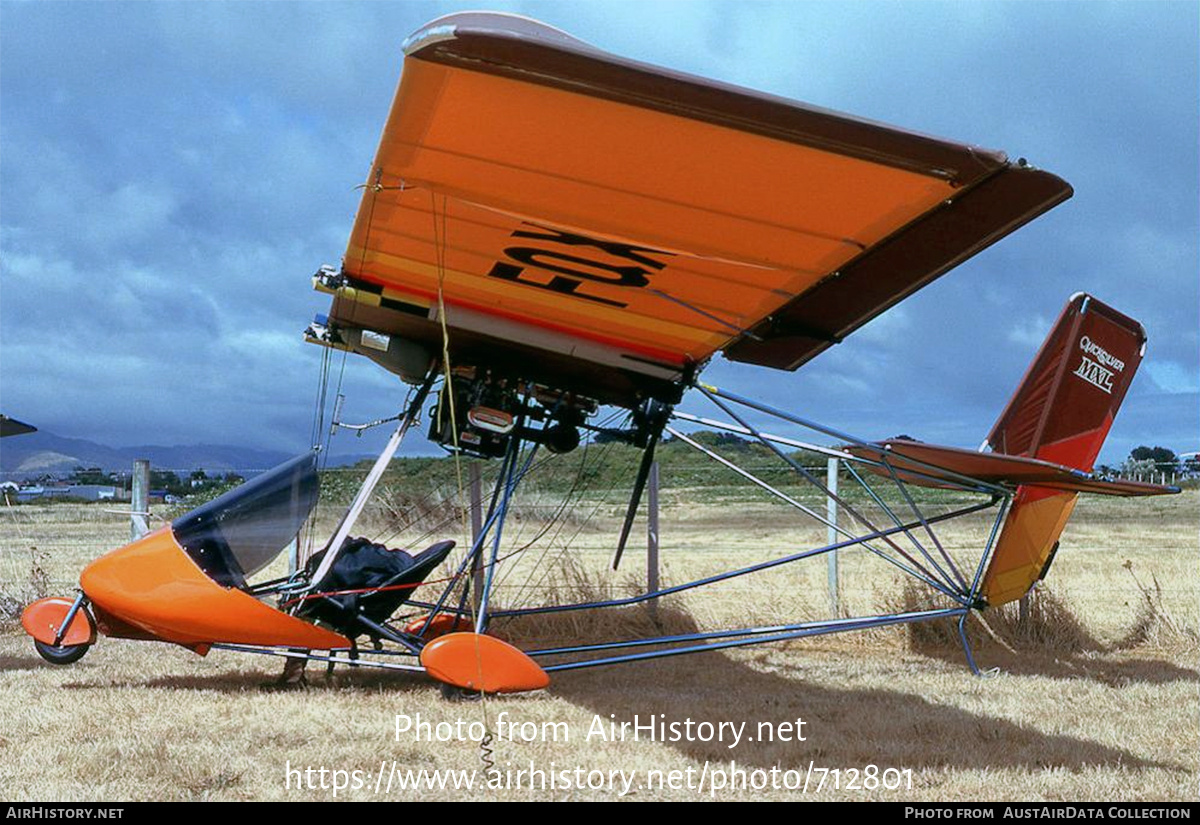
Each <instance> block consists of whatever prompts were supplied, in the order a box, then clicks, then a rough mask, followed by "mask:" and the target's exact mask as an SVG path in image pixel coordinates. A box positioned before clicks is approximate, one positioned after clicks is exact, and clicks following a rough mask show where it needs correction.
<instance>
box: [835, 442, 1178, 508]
mask: <svg viewBox="0 0 1200 825" xmlns="http://www.w3.org/2000/svg"><path fill="white" fill-rule="evenodd" d="M843 449H844V450H845V451H846V452H848V453H850V454H851V455H855V456H858V457H859V458H866V459H876V458H886V460H887V463H888V464H889V465H890V466H891V468H892V469H893V470H895V472H896V474H897V475H898V476H899V477H900V478H901V479H902V480H903V481H905V482H907V483H909V484H916V485H918V486H921V487H961V486H962V485H963V484H965V483H969V480H975V481H983V482H986V483H988V484H997V485H1000V486H1002V487H1016V486H1018V485H1024V486H1028V487H1046V488H1049V489H1053V490H1063V491H1069V492H1076V493H1099V494H1100V495H1107V496H1156V495H1162V494H1164V493H1178V492H1179V488H1178V487H1170V486H1165V485H1160V484H1147V483H1146V482H1143V481H1126V480H1124V479H1120V480H1111V481H1110V480H1107V479H1102V478H1097V477H1095V476H1094V475H1092V474H1091V473H1085V472H1083V471H1081V470H1075V469H1072V468H1070V467H1065V466H1063V465H1061V464H1054V463H1052V462H1049V461H1042V460H1040V459H1036V458H1026V457H1024V456H1014V455H1004V454H1002V453H979V452H975V451H973V450H964V449H962V448H960V447H943V446H941V445H938V444H924V443H922V442H919V441H908V440H905V439H889V440H887V441H883V442H879V443H878V444H875V445H869V446H858V445H855V446H850V447H845V448H843ZM875 469H876V472H878V473H881V474H887V473H888V470H887V468H886V467H878V468H875Z"/></svg>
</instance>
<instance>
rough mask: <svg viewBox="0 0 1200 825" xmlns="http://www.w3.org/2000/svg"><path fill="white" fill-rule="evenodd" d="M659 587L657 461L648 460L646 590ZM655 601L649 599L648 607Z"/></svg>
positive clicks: (652, 590)
mask: <svg viewBox="0 0 1200 825" xmlns="http://www.w3.org/2000/svg"><path fill="white" fill-rule="evenodd" d="M658 589H659V463H658V462H650V476H649V478H648V480H647V495H646V591H647V592H656V591H658ZM655 604H656V602H655V601H653V600H652V601H650V607H652V608H653V607H655Z"/></svg>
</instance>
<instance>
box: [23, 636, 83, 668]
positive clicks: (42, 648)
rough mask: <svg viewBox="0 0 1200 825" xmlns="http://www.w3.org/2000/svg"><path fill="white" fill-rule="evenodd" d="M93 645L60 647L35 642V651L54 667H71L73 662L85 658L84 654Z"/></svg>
mask: <svg viewBox="0 0 1200 825" xmlns="http://www.w3.org/2000/svg"><path fill="white" fill-rule="evenodd" d="M89 648H91V645H59V646H55V645H52V644H46V643H45V642H39V641H38V640H37V639H34V640H33V649H34V650H36V651H37V652H38V655H39V656H41V657H42V658H43V659H45V660H46V661H47V662H49V663H50V664H52V665H69V664H71V663H72V662H78V661H79V660H80V659H82V658H83V654H85V653H87V652H88V649H89Z"/></svg>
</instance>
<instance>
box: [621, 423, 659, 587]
mask: <svg viewBox="0 0 1200 825" xmlns="http://www.w3.org/2000/svg"><path fill="white" fill-rule="evenodd" d="M670 416H671V407H670V406H668V405H667V404H663V403H661V402H659V401H655V400H654V399H650V400H648V401H647V402H646V403H645V404H643V405H642V406H641V407H640V408H639V409H638V410H636V411H635V412H634V420H635V422H636V424H637V431H636V435H635V436H634V443H635V444H637V445H638V446H639V447H642V448H643V450H644V451H643V452H642V463H641V466H640V467H638V474H637V478H636V479H635V480H634V482H633V492H632V493H631V494H630V496H629V507H628V509H626V510H625V523H624V524H623V525H621V538H620V539H619V540H618V541H617V552H616V553H614V554H613V561H612V569H613V570H616V569H617V568H618V567H619V566H620V564H621V556H622V555H623V554H624V553H625V543H626V542H627V541H629V531H630V530H632V529H633V520H634V518H635V517H636V516H637V510H638V505H639V504H640V503H641V501H642V491H643V490H645V489H646V479H648V478H649V477H650V466H651V465H652V464H654V448H655V447H656V446H657V445H658V440H659V439H660V438H661V437H662V433H663V428H664V427H666V426H667V419H668V418H670Z"/></svg>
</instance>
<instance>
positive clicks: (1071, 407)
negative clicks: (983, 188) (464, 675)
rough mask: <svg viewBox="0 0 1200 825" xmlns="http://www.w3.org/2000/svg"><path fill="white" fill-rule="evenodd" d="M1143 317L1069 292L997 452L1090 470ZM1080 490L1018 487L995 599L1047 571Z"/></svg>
mask: <svg viewBox="0 0 1200 825" xmlns="http://www.w3.org/2000/svg"><path fill="white" fill-rule="evenodd" d="M1145 346H1146V333H1145V330H1143V328H1142V325H1141V324H1139V323H1138V322H1137V321H1135V320H1133V319H1132V318H1129V317H1127V316H1125V315H1122V314H1121V313H1119V312H1117V311H1116V310H1114V309H1113V308H1111V307H1109V306H1107V305H1106V304H1104V303H1102V302H1100V301H1098V300H1096V299H1095V298H1093V297H1091V296H1090V295H1085V294H1083V293H1078V294H1076V295H1074V296H1072V297H1071V299H1070V300H1069V301H1068V302H1067V306H1066V307H1065V308H1064V309H1063V312H1062V314H1061V315H1060V316H1059V318H1058V322H1057V323H1056V324H1055V325H1054V328H1053V329H1052V330H1051V331H1050V335H1049V336H1048V337H1047V338H1046V341H1045V343H1044V344H1042V348H1041V349H1040V350H1039V351H1038V354H1037V356H1036V357H1035V358H1034V360H1033V363H1032V364H1031V365H1030V367H1029V370H1028V372H1026V374H1025V377H1024V379H1023V380H1022V381H1021V384H1020V386H1019V387H1018V388H1017V391H1016V392H1015V393H1014V394H1013V397H1012V398H1011V399H1010V400H1009V402H1008V405H1007V406H1006V407H1005V409H1004V412H1002V413H1001V414H1000V418H999V419H998V420H997V421H996V424H995V426H993V427H992V431H991V433H989V434H988V437H987V441H986V442H985V446H988V447H990V448H991V450H992V451H993V452H997V453H1005V454H1008V455H1017V456H1027V457H1029V458H1037V459H1041V460H1043V461H1050V462H1053V463H1055V464H1063V465H1066V466H1068V467H1074V468H1076V469H1079V470H1083V471H1085V472H1090V471H1091V469H1092V467H1093V465H1094V464H1095V461H1096V457H1097V456H1098V455H1099V454H1100V448H1101V446H1102V445H1103V444H1104V439H1105V437H1106V436H1107V435H1108V431H1109V430H1110V429H1111V428H1112V423H1113V420H1114V418H1115V417H1116V414H1117V410H1118V409H1119V408H1120V406H1121V402H1122V401H1123V400H1124V398H1125V393H1126V392H1127V391H1128V389H1129V385H1130V383H1131V382H1132V381H1133V375H1134V373H1135V372H1136V371H1137V367H1138V364H1139V363H1141V360H1142V355H1143V353H1144V352H1145ZM1075 498H1076V494H1075V493H1070V492H1063V491H1059V490H1052V489H1047V488H1043V487H1030V486H1026V485H1022V486H1019V487H1018V488H1017V491H1016V494H1015V495H1014V496H1013V501H1012V507H1011V509H1010V510H1009V512H1008V516H1007V518H1006V520H1005V522H1004V527H1003V529H1002V530H1001V531H1000V536H999V537H998V538H997V540H996V547H995V551H994V552H993V554H992V559H991V562H990V563H989V564H988V569H987V572H986V573H985V575H984V578H983V582H982V584H981V589H980V595H981V596H982V598H983V599H984V600H985V601H986V602H987V603H988V604H989V605H993V606H994V605H999V604H1004V603H1005V602H1010V601H1014V600H1015V599H1019V598H1021V597H1022V596H1024V595H1025V593H1026V592H1028V591H1029V588H1030V587H1032V586H1033V585H1034V583H1035V582H1037V581H1039V580H1040V579H1041V578H1043V577H1044V576H1045V573H1046V569H1047V568H1048V566H1049V562H1050V560H1051V557H1052V555H1053V552H1054V549H1055V548H1056V547H1057V546H1058V540H1059V537H1060V536H1061V535H1062V531H1063V528H1064V527H1065V526H1066V523H1067V520H1068V519H1069V518H1070V516H1071V512H1072V510H1074V508H1075Z"/></svg>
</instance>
